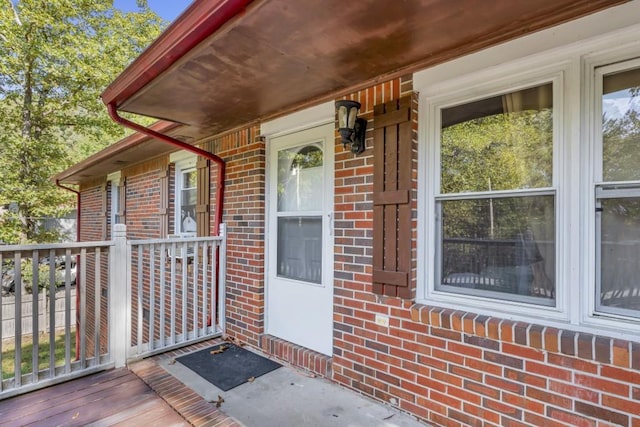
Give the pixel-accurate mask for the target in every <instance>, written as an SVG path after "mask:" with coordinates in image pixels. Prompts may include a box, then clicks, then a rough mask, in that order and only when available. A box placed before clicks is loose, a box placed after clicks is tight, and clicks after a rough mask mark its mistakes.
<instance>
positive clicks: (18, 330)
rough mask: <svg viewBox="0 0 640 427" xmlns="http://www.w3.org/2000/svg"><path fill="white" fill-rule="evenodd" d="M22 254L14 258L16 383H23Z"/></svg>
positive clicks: (18, 253) (14, 367)
mask: <svg viewBox="0 0 640 427" xmlns="http://www.w3.org/2000/svg"><path fill="white" fill-rule="evenodd" d="M21 255H22V254H21V253H20V251H16V253H15V256H14V259H13V262H14V263H13V272H14V275H13V277H14V279H13V280H14V288H13V289H14V294H15V303H16V305H15V313H16V315H15V335H14V337H15V350H14V357H15V359H14V366H13V369H14V385H15V387H20V386H21V385H22V376H21V375H22V371H21V367H20V365H21V362H22V289H23V286H22V256H21Z"/></svg>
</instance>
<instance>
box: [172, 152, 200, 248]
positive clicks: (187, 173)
mask: <svg viewBox="0 0 640 427" xmlns="http://www.w3.org/2000/svg"><path fill="white" fill-rule="evenodd" d="M175 165H176V168H175V199H174V200H175V213H174V231H173V234H174V235H179V236H184V237H190V236H195V235H196V231H197V228H196V203H197V194H198V172H197V170H196V157H195V156H194V155H191V156H189V157H187V158H185V159H181V160H179V161H176V162H175Z"/></svg>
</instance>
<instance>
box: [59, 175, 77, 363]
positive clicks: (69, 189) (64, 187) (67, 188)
mask: <svg viewBox="0 0 640 427" xmlns="http://www.w3.org/2000/svg"><path fill="white" fill-rule="evenodd" d="M56 185H57V186H58V187H60V188H62V189H63V190H67V191H71V192H72V193H75V194H76V211H77V213H76V242H79V241H80V230H82V227H81V218H82V215H81V214H80V212H81V211H80V209H81V208H82V204H81V202H82V200H81V198H80V192H79V191H78V190H74V189H73V188H70V187H66V186H64V185H62V184H60V180H59V179H56ZM80 286H81V283H80V263H79V262H76V360H78V359H79V358H80V340H79V339H78V338H79V337H78V334H79V333H80V319H79V318H78V316H80V292H78V291H79V290H80Z"/></svg>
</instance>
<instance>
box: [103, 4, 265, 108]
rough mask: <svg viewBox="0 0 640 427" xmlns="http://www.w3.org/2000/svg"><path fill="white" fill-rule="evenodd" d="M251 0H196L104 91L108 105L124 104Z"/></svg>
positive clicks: (104, 97)
mask: <svg viewBox="0 0 640 427" xmlns="http://www.w3.org/2000/svg"><path fill="white" fill-rule="evenodd" d="M251 2H252V0H218V1H212V0H196V1H194V2H193V4H192V5H191V6H190V7H189V8H188V9H187V10H186V11H185V12H184V13H183V14H182V15H180V17H179V18H178V19H177V20H176V21H175V22H174V23H173V24H171V25H170V26H169V28H167V29H166V30H165V31H164V32H163V33H162V34H161V35H160V37H158V39H156V41H155V42H153V43H152V44H151V45H150V46H149V47H148V48H147V49H146V50H145V51H144V52H143V53H142V54H141V55H140V56H138V58H137V59H136V60H135V61H133V62H132V63H131V65H129V66H128V67H127V68H126V69H125V70H124V71H123V72H122V73H121V74H120V76H118V77H117V78H116V79H115V80H114V81H113V82H112V83H111V84H110V85H109V87H107V89H106V90H105V91H104V92H103V93H102V101H103V102H104V103H105V105H110V104H115V105H116V106H117V107H118V106H120V105H122V103H124V102H125V101H126V100H127V99H129V98H130V97H131V96H133V95H135V94H136V93H137V92H138V91H140V89H142V88H143V87H144V86H146V85H147V84H148V83H150V82H151V81H153V79H155V78H156V77H158V76H159V75H160V74H162V72H164V71H165V70H167V69H168V68H169V67H170V66H171V65H173V64H174V63H175V62H176V61H178V60H179V59H180V58H182V57H183V56H184V55H185V54H186V53H187V52H189V51H190V50H191V49H193V48H194V47H196V46H197V45H198V44H199V43H200V42H202V41H203V40H205V39H206V38H207V37H209V36H210V35H212V34H213V33H215V32H216V31H217V30H219V29H220V28H221V27H222V26H223V25H224V24H226V23H227V22H229V21H230V20H231V19H232V18H234V17H236V16H237V15H239V14H241V13H243V12H244V10H245V8H246V7H247V6H248V5H249V3H251Z"/></svg>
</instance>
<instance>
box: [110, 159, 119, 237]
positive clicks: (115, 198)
mask: <svg viewBox="0 0 640 427" xmlns="http://www.w3.org/2000/svg"><path fill="white" fill-rule="evenodd" d="M120 180H121V172H120V171H118V172H114V173H111V174H109V175H108V176H107V181H108V182H110V183H111V210H110V212H109V218H110V219H111V238H113V228H114V227H113V226H114V225H115V224H118V223H117V222H116V219H117V218H118V207H119V205H120Z"/></svg>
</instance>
